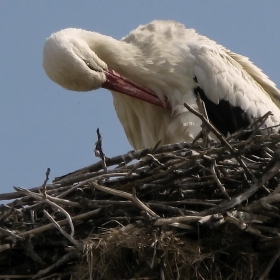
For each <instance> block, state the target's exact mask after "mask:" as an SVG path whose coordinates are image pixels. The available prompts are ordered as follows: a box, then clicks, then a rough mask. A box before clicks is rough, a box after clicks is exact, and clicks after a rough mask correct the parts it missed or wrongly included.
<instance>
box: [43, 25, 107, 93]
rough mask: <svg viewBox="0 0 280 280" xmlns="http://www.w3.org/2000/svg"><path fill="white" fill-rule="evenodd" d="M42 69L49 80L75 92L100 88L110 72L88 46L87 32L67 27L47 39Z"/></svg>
mask: <svg viewBox="0 0 280 280" xmlns="http://www.w3.org/2000/svg"><path fill="white" fill-rule="evenodd" d="M43 67H44V70H45V72H46V74H47V75H48V77H49V78H50V79H51V80H52V81H54V82H55V83H57V84H59V85H60V86H62V87H64V88H66V89H69V90H74V91H90V90H93V89H97V88H100V87H101V86H102V84H103V83H104V82H105V81H106V76H105V73H104V71H106V70H107V69H108V67H107V65H106V63H105V62H103V61H102V60H101V59H100V58H99V57H98V56H97V55H96V54H95V52H94V51H93V50H92V49H91V48H90V47H89V45H88V43H87V40H86V34H85V32H84V30H81V29H75V28H68V29H64V30H61V31H59V32H56V33H54V34H52V35H51V36H50V37H49V38H47V40H46V43H45V47H44V51H43Z"/></svg>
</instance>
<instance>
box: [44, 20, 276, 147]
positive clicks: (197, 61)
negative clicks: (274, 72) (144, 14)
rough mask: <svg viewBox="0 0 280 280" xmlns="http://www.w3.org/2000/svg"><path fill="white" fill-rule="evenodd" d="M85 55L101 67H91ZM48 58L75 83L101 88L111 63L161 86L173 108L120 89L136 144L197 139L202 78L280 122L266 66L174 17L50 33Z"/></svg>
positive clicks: (60, 76)
mask: <svg viewBox="0 0 280 280" xmlns="http://www.w3.org/2000/svg"><path fill="white" fill-rule="evenodd" d="M85 60H86V61H87V60H89V61H90V63H91V64H92V65H93V68H97V69H99V70H98V71H100V72H98V71H97V72H96V71H92V70H90V69H88V68H87V67H85V63H84V62H85ZM43 66H44V69H45V71H46V73H47V75H48V76H49V77H50V78H51V79H52V80H53V81H55V82H56V83H58V84H60V85H62V86H63V87H65V88H68V89H71V90H78V91H84V90H92V89H96V88H99V87H100V86H101V84H102V83H103V82H104V79H105V78H104V74H103V72H102V71H105V70H106V69H107V68H110V69H113V70H115V71H117V72H119V73H120V74H121V75H123V76H125V77H127V78H129V79H131V80H133V81H134V82H137V83H138V84H140V85H142V86H145V87H147V88H150V89H152V90H154V91H155V92H156V93H157V95H158V97H159V98H160V99H161V100H162V101H163V102H164V100H165V99H166V98H167V99H168V101H169V102H170V104H171V107H172V111H169V110H166V109H163V108H160V107H156V106H154V105H151V104H148V103H146V102H142V101H140V100H136V99H134V98H131V97H127V96H124V95H122V94H120V93H117V92H112V94H113V99H114V105H115V108H116V112H117V115H118V118H119V119H120V121H121V123H122V125H123V127H124V130H125V133H126V135H127V137H128V140H129V142H130V143H131V145H132V146H133V147H134V148H135V149H140V148H146V147H153V146H154V145H155V144H157V142H158V141H159V140H161V144H167V143H174V142H179V141H190V140H192V139H193V138H194V137H195V136H196V135H197V134H198V132H199V131H200V129H201V127H200V126H201V121H200V120H199V119H198V118H197V117H196V116H194V115H193V114H191V113H190V112H188V110H187V109H186V108H185V107H184V106H183V104H184V102H187V103H189V104H190V105H192V106H193V107H196V106H197V105H196V96H195V95H194V88H195V87H197V86H199V87H200V88H201V89H202V90H203V91H204V92H205V95H206V96H207V98H208V99H209V100H211V101H212V102H214V103H215V104H218V103H219V102H220V101H221V100H225V101H228V102H230V104H231V105H232V106H239V107H240V108H241V109H243V110H244V111H245V112H247V113H248V114H250V116H251V117H253V118H256V117H260V116H262V115H263V114H265V113H266V112H267V111H272V113H273V116H272V117H271V118H269V119H268V120H267V122H266V125H267V126H271V125H276V124H279V122H280V110H279V107H278V106H279V104H280V102H279V100H280V94H279V91H278V89H277V88H276V87H275V84H274V83H273V82H272V81H270V80H269V79H268V77H267V76H266V75H265V74H263V73H262V72H261V70H260V69H259V68H257V67H256V66H254V65H253V64H252V63H251V62H250V61H249V59H248V58H246V57H244V56H241V55H238V54H235V53H233V52H231V51H229V50H227V49H226V48H224V47H222V46H221V45H218V44H216V43H215V42H214V41H212V40H210V39H208V38H206V37H204V36H201V35H199V34H197V33H196V32H195V30H193V29H186V28H185V27H184V25H182V24H180V23H176V22H173V21H153V22H151V23H149V24H147V25H143V26H142V25H141V26H139V27H138V28H137V29H135V30H134V31H132V32H131V33H130V34H129V35H128V36H126V37H124V38H123V39H122V40H121V41H117V40H115V39H113V38H111V37H107V36H104V35H101V34H98V33H94V32H89V31H85V30H80V29H66V30H62V31H60V32H57V33H55V34H53V35H52V36H51V37H50V38H48V39H47V41H46V45H45V49H44V60H43ZM195 78H196V80H197V81H198V84H197V83H196V81H195ZM275 103H276V104H277V105H276V104H275Z"/></svg>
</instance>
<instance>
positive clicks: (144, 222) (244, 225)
mask: <svg viewBox="0 0 280 280" xmlns="http://www.w3.org/2000/svg"><path fill="white" fill-rule="evenodd" d="M247 132H248V131H247ZM247 132H244V131H243V132H239V133H237V134H236V135H233V136H231V138H228V139H227V140H225V139H224V140H223V141H222V142H219V143H215V142H212V143H210V144H207V145H206V147H204V148H203V147H202V146H201V145H202V144H203V143H197V142H196V143H192V144H190V143H180V144H172V145H166V146H161V147H157V148H154V149H145V150H140V151H131V152H128V153H127V154H124V155H120V156H117V157H113V158H107V157H105V155H104V153H103V152H102V147H101V136H100V134H99V135H98V136H99V139H98V142H97V144H96V147H97V148H96V154H97V155H98V156H99V157H100V158H101V160H100V161H99V162H97V163H95V164H93V165H91V166H88V167H85V168H83V169H80V170H77V171H75V172H72V173H70V174H67V175H65V176H62V177H59V178H55V180H54V181H53V182H52V183H51V184H47V181H48V176H49V170H48V171H47V174H46V179H45V182H44V183H43V185H42V186H41V187H38V188H33V189H29V190H27V189H23V188H18V187H15V190H16V192H14V193H9V194H2V195H0V199H2V200H6V199H12V202H10V203H7V204H2V205H1V207H0V211H1V212H0V215H1V218H0V222H1V225H0V233H1V245H0V259H1V266H0V275H1V278H5V277H6V279H13V278H17V279H25V278H27V279H146V280H150V279H206V280H208V279H213V280H214V279H215V280H217V279H221V280H224V279H276V278H274V277H276V276H273V275H279V261H278V257H279V255H280V250H279V248H280V247H279V244H280V234H279V225H280V215H279V206H280V194H279V191H280V187H279V182H280V175H279V168H280V152H279V141H280V135H279V134H271V135H256V133H254V131H253V134H252V135H251V136H250V137H249V138H247V140H243V141H239V140H238V139H240V138H242V137H241V136H242V135H243V136H244V133H247ZM251 132H252V131H251ZM204 146H205V145H204Z"/></svg>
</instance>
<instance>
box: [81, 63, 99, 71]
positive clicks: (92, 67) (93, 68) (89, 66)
mask: <svg viewBox="0 0 280 280" xmlns="http://www.w3.org/2000/svg"><path fill="white" fill-rule="evenodd" d="M84 62H85V64H86V65H87V67H88V68H89V69H91V70H93V71H97V72H101V70H100V69H98V68H96V67H94V66H93V65H92V64H91V63H90V62H89V61H88V60H84Z"/></svg>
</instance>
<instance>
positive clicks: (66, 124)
mask: <svg viewBox="0 0 280 280" xmlns="http://www.w3.org/2000/svg"><path fill="white" fill-rule="evenodd" d="M279 13H280V1H276V0H273V1H272V0H266V1H256V0H255V1H252V0H251V1H244V0H242V1H241V0H239V1H221V0H220V1H214V0H210V1H197V0H195V1H191V0H189V1H179V0H177V1H147V0H146V1H132V0H126V1H121V0H119V1H105V0H103V1H1V3H0V36H1V37H0V50H1V52H0V62H1V63H0V73H1V79H0V95H1V102H0V153H1V154H0V192H1V193H3V192H10V191H13V189H12V187H13V186H21V187H25V188H31V187H34V186H38V185H40V184H41V183H42V182H43V180H44V174H45V171H46V169H47V167H50V168H51V178H53V177H55V176H59V175H63V174H65V173H67V172H71V171H74V170H76V169H78V168H81V167H84V166H86V165H89V164H91V163H94V162H96V161H97V159H96V158H95V157H94V153H93V149H94V143H95V141H96V133H95V131H96V128H97V127H99V128H100V130H101V133H102V135H103V146H104V152H105V154H106V155H107V156H114V155H117V154H122V153H126V152H127V151H128V150H130V149H131V147H130V145H129V144H128V142H127V140H126V137H125V134H124V132H123V129H122V127H121V125H120V124H119V122H118V119H117V117H116V115H115V111H114V108H113V105H112V98H111V95H110V93H109V92H107V91H105V90H98V91H95V92H90V93H76V92H70V91H66V90H64V89H62V88H60V87H59V86H58V85H56V84H54V83H53V82H51V81H50V80H49V79H48V78H47V77H46V75H45V73H44V71H43V69H42V67H41V61H42V48H43V45H44V41H45V38H46V37H48V36H49V35H50V34H51V33H52V32H55V31H58V30H60V29H62V28H67V27H79V28H84V29H88V30H93V31H97V32H100V33H104V34H106V35H110V36H113V37H115V38H118V39H119V38H121V37H123V36H125V35H126V34H128V32H129V31H130V30H132V29H134V28H136V27H137V26H138V25H140V24H145V23H148V22H150V21H152V20H153V19H173V20H176V21H179V22H181V23H183V24H185V26H186V27H189V28H195V29H196V30H197V31H198V32H199V33H201V34H203V35H206V36H208V37H210V38H211V39H213V40H215V41H217V42H218V43H220V44H222V45H224V46H226V47H227V48H229V49H231V50H232V51H235V52H238V53H240V54H243V55H246V56H249V57H250V59H251V60H252V61H253V62H254V63H255V64H256V65H257V66H259V67H260V68H262V69H263V70H264V72H265V73H266V74H267V75H268V76H269V77H270V78H271V79H272V80H273V81H274V82H275V83H276V84H278V86H279V85H280V76H279V73H280V71H279V67H280V66H279V65H280V54H279V50H280V16H279Z"/></svg>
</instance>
